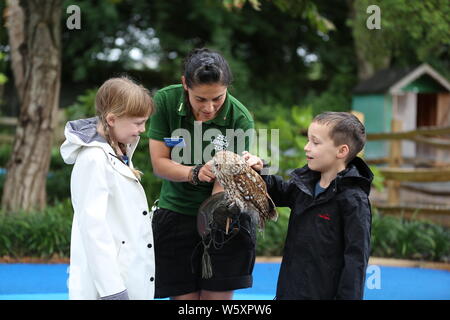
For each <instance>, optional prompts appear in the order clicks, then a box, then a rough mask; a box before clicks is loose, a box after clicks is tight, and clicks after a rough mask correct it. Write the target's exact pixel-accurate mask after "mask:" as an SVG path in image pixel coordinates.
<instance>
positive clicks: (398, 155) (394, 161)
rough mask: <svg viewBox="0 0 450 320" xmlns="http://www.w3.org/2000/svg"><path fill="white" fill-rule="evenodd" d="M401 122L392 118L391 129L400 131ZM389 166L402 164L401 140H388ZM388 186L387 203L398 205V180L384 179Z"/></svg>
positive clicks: (394, 166) (397, 166) (395, 166)
mask: <svg viewBox="0 0 450 320" xmlns="http://www.w3.org/2000/svg"><path fill="white" fill-rule="evenodd" d="M402 127H403V123H402V121H401V120H397V119H393V120H392V122H391V131H392V132H400V131H402ZM388 164H389V168H399V167H401V165H402V164H403V159H402V140H398V139H395V140H390V145H389V162H388ZM386 184H387V188H388V203H389V204H390V205H398V204H399V203H400V181H395V180H388V181H386Z"/></svg>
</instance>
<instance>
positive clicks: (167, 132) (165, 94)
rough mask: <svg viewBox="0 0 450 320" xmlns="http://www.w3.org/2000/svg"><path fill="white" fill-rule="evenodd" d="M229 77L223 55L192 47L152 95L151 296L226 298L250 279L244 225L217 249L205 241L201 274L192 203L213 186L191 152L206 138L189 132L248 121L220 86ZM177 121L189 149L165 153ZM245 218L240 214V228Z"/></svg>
mask: <svg viewBox="0 0 450 320" xmlns="http://www.w3.org/2000/svg"><path fill="white" fill-rule="evenodd" d="M231 81H232V75H231V71H230V68H229V66H228V63H227V62H226V60H225V59H224V58H223V57H222V56H221V55H220V54H219V53H217V52H213V51H210V50H208V49H195V50H193V51H192V52H191V53H190V54H189V56H188V57H187V58H186V60H185V63H184V71H183V75H182V77H181V84H177V85H171V86H168V87H166V88H163V89H161V90H159V91H158V92H157V94H156V95H155V97H154V99H155V104H156V106H157V112H156V114H155V115H154V116H152V118H151V128H150V129H149V131H148V137H149V138H150V142H149V145H150V155H151V160H152V165H153V171H154V173H155V174H156V175H158V176H160V177H162V178H163V179H164V180H163V184H162V189H161V194H160V199H159V209H157V210H156V211H155V213H154V220H153V231H154V233H155V256H156V262H157V265H156V274H157V278H156V294H155V296H156V297H160V298H163V297H171V298H172V299H190V300H196V299H231V298H232V296H233V290H235V289H241V288H247V287H251V286H252V271H253V266H254V262H255V241H254V239H252V238H251V237H249V236H248V235H247V234H245V233H244V232H240V233H239V234H237V235H236V236H235V237H233V239H231V240H230V241H228V242H227V243H226V244H224V245H223V247H222V248H221V249H220V250H215V248H214V247H213V246H212V245H211V247H210V248H209V249H208V250H209V252H208V253H209V255H210V257H211V264H212V269H213V277H212V278H208V279H205V278H202V276H201V273H202V272H201V269H202V268H201V266H200V265H201V261H202V255H201V252H202V250H201V249H202V246H199V244H201V238H200V236H199V234H198V232H197V223H196V220H197V217H196V216H197V213H198V210H199V207H200V204H201V203H202V202H203V201H204V200H205V199H207V198H208V197H210V196H211V194H212V193H214V192H216V191H217V192H218V191H219V190H220V188H221V187H220V185H218V184H215V185H214V184H213V183H214V180H215V176H214V174H213V173H212V171H211V167H210V165H209V163H208V162H207V159H199V158H198V155H199V154H200V157H201V155H202V154H203V151H204V150H205V149H206V148H207V147H209V144H210V142H209V141H205V142H202V141H201V140H200V141H199V139H197V140H195V139H193V138H194V137H195V136H198V135H197V134H196V133H195V132H194V131H195V130H197V128H200V130H203V131H206V130H208V129H212V130H216V131H217V130H219V131H220V132H221V134H222V135H224V136H225V135H226V132H227V129H242V130H243V131H247V130H248V129H252V128H254V122H253V118H252V116H251V115H250V113H249V112H248V110H247V109H246V108H245V107H244V106H243V105H242V103H240V102H239V101H238V100H237V99H236V98H234V97H233V96H232V95H230V94H229V93H228V86H229V85H230V84H231ZM177 129H182V131H185V132H189V134H190V137H192V139H186V141H184V144H185V145H184V146H183V147H182V148H183V150H182V151H183V154H188V155H190V156H188V157H189V158H190V159H188V161H184V160H183V161H184V162H183V161H181V162H180V161H179V160H176V159H172V158H171V147H172V146H173V145H171V144H170V137H171V136H172V132H174V131H175V130H177ZM174 135H176V133H174ZM202 136H203V133H200V137H202ZM167 138H169V139H167ZM241 141H243V140H241ZM249 143H250V142H249V139H245V146H244V145H243V146H241V147H242V148H241V149H242V150H249ZM181 145H183V143H181ZM238 147H239V146H238ZM198 151H200V152H198ZM196 155H197V156H196ZM213 187H214V188H213ZM213 190H214V191H213ZM222 190H223V189H222ZM245 223H246V222H245V221H241V226H243V228H242V229H244V225H245Z"/></svg>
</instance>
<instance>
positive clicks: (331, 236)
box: [263, 158, 373, 299]
mask: <svg viewBox="0 0 450 320" xmlns="http://www.w3.org/2000/svg"><path fill="white" fill-rule="evenodd" d="M291 177H292V178H291V179H290V180H289V181H287V182H284V181H283V180H282V178H281V177H278V176H263V178H264V180H265V181H266V184H267V188H268V191H269V194H270V196H271V197H272V199H273V201H274V202H275V204H276V206H278V207H289V208H291V215H290V218H289V226H288V232H287V236H286V244H285V247H284V254H283V260H282V263H281V269H280V274H279V276H278V284H277V293H276V295H277V299H362V298H363V295H364V284H365V274H366V267H367V263H368V260H369V254H370V231H371V221H372V215H371V208H370V202H369V198H368V196H369V192H370V186H371V182H372V179H373V174H372V172H371V171H370V169H369V168H368V167H367V165H366V164H365V163H364V161H363V160H362V159H360V158H355V159H354V160H353V161H351V162H350V163H349V165H348V166H347V168H346V169H345V170H344V171H342V172H340V173H339V174H338V175H337V177H336V179H334V180H333V181H332V182H331V183H330V185H329V186H328V188H327V189H326V190H325V191H324V192H323V193H321V194H319V196H318V197H317V198H316V199H315V198H314V196H313V195H314V187H315V185H316V183H317V181H319V179H320V173H319V172H316V171H312V170H310V169H309V168H308V166H305V167H303V168H300V169H296V170H294V171H293V173H292V174H291Z"/></svg>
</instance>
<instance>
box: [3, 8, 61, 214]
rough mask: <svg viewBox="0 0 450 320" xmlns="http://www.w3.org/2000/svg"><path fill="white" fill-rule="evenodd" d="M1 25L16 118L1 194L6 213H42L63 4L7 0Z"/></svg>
mask: <svg viewBox="0 0 450 320" xmlns="http://www.w3.org/2000/svg"><path fill="white" fill-rule="evenodd" d="M7 5H8V6H7V11H6V21H7V22H6V25H7V28H8V33H9V43H10V49H11V64H12V70H13V74H14V81H15V86H16V89H17V92H18V96H19V99H20V115H19V119H18V124H17V128H16V134H15V138H14V144H13V149H12V154H11V158H10V160H9V162H8V164H7V175H6V180H5V185H4V190H3V197H2V207H3V208H4V209H5V210H7V211H17V210H20V209H23V210H30V209H33V208H43V207H45V205H46V191H45V186H46V178H47V173H48V168H49V163H50V154H51V145H52V133H53V129H54V125H55V118H56V113H57V109H58V103H59V90H60V75H61V62H60V61H61V27H60V21H61V12H62V1H61V0H54V1H46V0H35V1H24V0H23V1H19V0H8V2H7Z"/></svg>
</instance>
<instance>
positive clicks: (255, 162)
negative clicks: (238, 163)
mask: <svg viewBox="0 0 450 320" xmlns="http://www.w3.org/2000/svg"><path fill="white" fill-rule="evenodd" d="M242 157H243V158H244V160H245V161H246V162H247V164H248V165H249V166H250V167H251V168H252V169H253V170H256V171H261V170H262V168H263V165H264V164H263V162H262V160H261V159H260V158H258V157H257V156H254V155H252V154H251V153H250V152H248V151H243V152H242Z"/></svg>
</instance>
